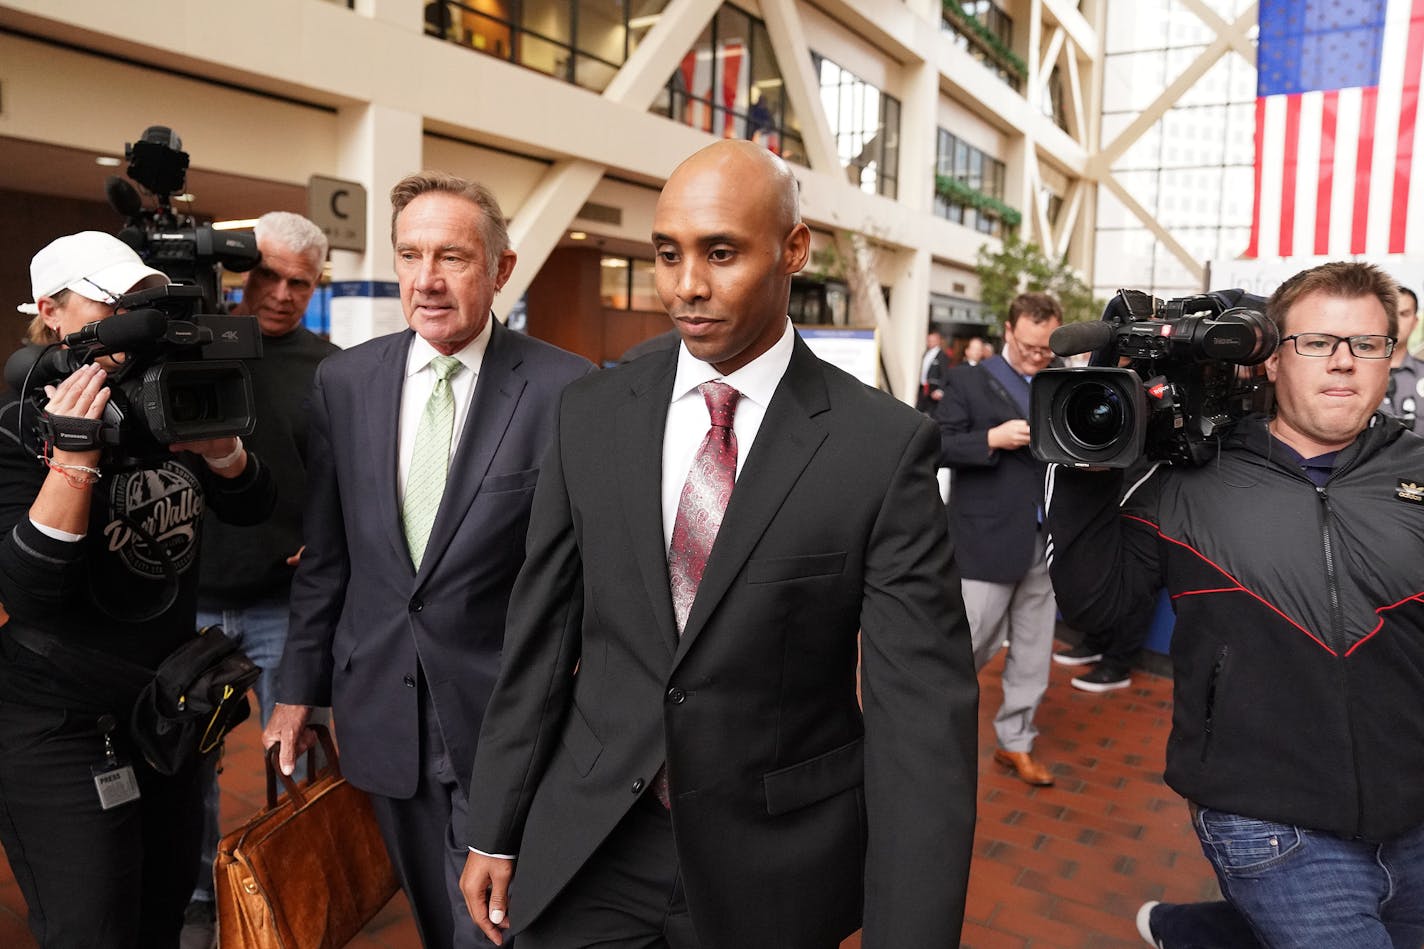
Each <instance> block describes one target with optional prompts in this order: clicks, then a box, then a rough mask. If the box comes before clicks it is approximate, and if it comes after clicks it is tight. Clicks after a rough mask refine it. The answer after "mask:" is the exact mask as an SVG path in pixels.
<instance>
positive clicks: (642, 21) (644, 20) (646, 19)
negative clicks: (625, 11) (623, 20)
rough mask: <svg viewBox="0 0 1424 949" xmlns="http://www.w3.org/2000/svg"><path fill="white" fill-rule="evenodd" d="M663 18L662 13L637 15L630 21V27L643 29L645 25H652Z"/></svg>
mask: <svg viewBox="0 0 1424 949" xmlns="http://www.w3.org/2000/svg"><path fill="white" fill-rule="evenodd" d="M662 18H663V15H662V14H661V13H650V14H648V15H647V16H635V17H633V19H631V20H629V21H628V29H630V30H641V29H643V28H644V27H648V26H652V25H653V24H654V23H656V22H658V21H659V20H661V19H662Z"/></svg>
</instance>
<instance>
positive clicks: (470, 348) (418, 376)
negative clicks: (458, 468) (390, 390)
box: [396, 316, 494, 498]
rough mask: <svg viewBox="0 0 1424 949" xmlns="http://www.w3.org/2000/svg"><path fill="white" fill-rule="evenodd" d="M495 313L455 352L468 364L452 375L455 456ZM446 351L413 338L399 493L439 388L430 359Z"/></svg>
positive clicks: (404, 386)
mask: <svg viewBox="0 0 1424 949" xmlns="http://www.w3.org/2000/svg"><path fill="white" fill-rule="evenodd" d="M493 323H494V317H493V316H491V317H490V318H489V319H487V320H485V328H484V329H482V330H480V332H479V335H477V336H476V337H475V338H474V339H472V340H470V342H469V343H467V344H466V345H465V348H464V349H462V350H460V351H459V352H457V353H453V354H452V355H453V356H454V357H455V358H456V359H458V360H460V362H461V363H462V364H463V365H464V367H465V368H463V369H461V370H460V371H459V372H457V373H455V374H454V375H453V376H451V377H450V393H451V395H453V396H454V399H455V431H454V433H453V434H452V435H451V438H450V457H451V458H454V457H455V449H457V448H459V447H460V434H461V432H463V431H464V429H465V418H466V416H468V415H469V414H470V402H471V400H472V399H473V398H474V396H475V380H476V379H478V378H479V376H480V366H482V365H483V364H484V360H485V349H486V348H487V347H488V346H489V340H490V334H491V333H492V332H493V329H492V328H491V327H492V324H493ZM439 355H442V354H441V353H438V352H436V351H435V347H434V346H431V345H430V344H429V343H427V342H426V341H425V340H424V339H421V337H420V335H419V334H417V335H416V337H415V339H413V340H411V343H410V353H409V355H407V356H406V360H405V382H404V383H403V384H402V386H401V405H400V444H399V450H398V452H397V454H396V464H397V470H396V491H397V492H398V493H397V495H396V496H397V497H399V498H404V497H405V482H406V478H407V477H408V476H409V474H410V461H411V456H413V455H414V454H415V433H416V432H417V431H419V429H420V417H421V415H423V414H424V413H425V403H427V402H429V401H430V393H431V392H434V391H435V370H434V369H432V368H431V366H430V361H431V360H432V359H434V358H435V357H436V356H439Z"/></svg>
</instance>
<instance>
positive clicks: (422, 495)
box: [401, 356, 464, 569]
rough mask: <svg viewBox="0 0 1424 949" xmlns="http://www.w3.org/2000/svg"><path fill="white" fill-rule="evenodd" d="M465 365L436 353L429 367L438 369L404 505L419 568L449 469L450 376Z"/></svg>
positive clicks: (410, 543) (452, 408)
mask: <svg viewBox="0 0 1424 949" xmlns="http://www.w3.org/2000/svg"><path fill="white" fill-rule="evenodd" d="M463 366H464V363H462V362H460V360H458V359H456V358H455V357H454V356H436V357H435V358H434V359H432V360H430V367H431V368H432V369H434V370H435V388H434V389H432V390H431V392H430V400H429V401H428V402H426V403H425V412H424V413H422V414H421V416H420V427H419V428H417V429H416V430H415V452H414V453H413V454H412V455H411V457H410V471H409V472H407V474H406V479H405V503H404V504H403V505H402V507H401V517H402V519H403V520H404V521H405V540H406V545H407V546H408V547H409V548H410V560H411V563H413V564H415V566H416V569H420V561H421V558H422V557H424V556H425V545H426V544H427V543H429V542H430V528H431V527H433V526H434V525H435V512H436V511H438V510H440V498H441V496H442V495H444V493H445V475H446V473H447V472H448V471H449V469H450V438H451V436H453V435H454V433H455V394H454V392H452V391H451V389H450V377H451V376H453V375H454V374H455V373H457V372H459V371H460V369H461V368H462V367H463Z"/></svg>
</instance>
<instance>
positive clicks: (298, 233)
mask: <svg viewBox="0 0 1424 949" xmlns="http://www.w3.org/2000/svg"><path fill="white" fill-rule="evenodd" d="M252 233H254V234H256V235H257V241H258V243H259V244H260V243H262V242H263V241H265V240H268V239H271V240H274V241H276V242H277V243H278V244H281V245H282V246H283V247H286V248H287V249H288V250H290V251H291V252H292V253H294V254H302V255H304V256H308V257H314V258H316V262H317V266H318V267H320V265H321V264H322V263H323V262H325V261H326V252H327V249H328V247H329V246H330V245H329V244H328V242H327V239H326V235H325V234H324V233H322V230H321V228H319V227H317V226H316V225H315V224H313V223H312V222H311V221H308V220H307V219H306V218H304V217H302V216H301V215H300V214H293V213H292V212H291V211H268V212H267V213H266V214H264V215H262V216H261V217H260V218H258V219H257V225H256V226H255V227H254V228H253V229H252Z"/></svg>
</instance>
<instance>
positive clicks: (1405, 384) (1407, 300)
mask: <svg viewBox="0 0 1424 949" xmlns="http://www.w3.org/2000/svg"><path fill="white" fill-rule="evenodd" d="M1417 322H1419V297H1418V296H1417V295H1415V293H1414V291H1413V290H1411V289H1409V288H1408V287H1400V288H1399V343H1398V344H1397V345H1396V346H1395V347H1394V355H1393V356H1391V357H1390V360H1389V388H1388V389H1386V390H1385V394H1384V403H1383V404H1382V405H1380V409H1381V410H1383V411H1384V412H1387V413H1389V414H1390V415H1393V416H1395V417H1396V418H1398V419H1399V420H1400V421H1401V422H1403V423H1404V424H1405V425H1407V426H1409V427H1410V429H1412V430H1413V431H1416V432H1417V431H1419V426H1420V422H1421V419H1420V417H1421V416H1424V360H1420V359H1419V358H1418V357H1417V356H1415V355H1414V354H1413V353H1411V352H1410V351H1409V337H1410V336H1412V335H1413V334H1414V325H1415V324H1416V323H1417Z"/></svg>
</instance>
